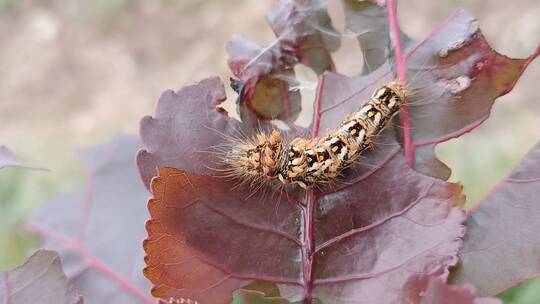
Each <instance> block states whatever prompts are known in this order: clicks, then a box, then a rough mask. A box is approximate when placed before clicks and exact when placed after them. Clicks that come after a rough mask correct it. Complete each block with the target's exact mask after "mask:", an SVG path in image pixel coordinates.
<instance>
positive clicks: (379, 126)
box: [225, 81, 407, 189]
mask: <svg viewBox="0 0 540 304" xmlns="http://www.w3.org/2000/svg"><path fill="white" fill-rule="evenodd" d="M406 98H407V90H406V88H405V86H404V85H402V84H400V83H398V82H395V81H393V82H390V83H388V84H386V85H384V86H382V87H380V88H378V89H377V90H375V92H374V93H373V95H372V96H371V98H370V99H369V100H368V102H367V103H365V104H364V105H363V106H361V107H360V109H359V110H358V111H357V112H355V113H352V114H351V115H349V116H348V117H347V118H345V119H344V120H343V121H342V122H341V125H340V126H339V127H338V128H337V129H335V130H333V131H331V132H330V133H329V134H328V135H326V136H323V137H317V138H312V139H305V138H302V137H297V138H294V139H293V140H291V141H290V142H289V143H284V142H283V140H282V137H281V133H280V132H279V131H277V130H273V131H272V132H271V133H270V134H268V135H267V134H263V133H261V134H258V135H257V136H256V138H255V139H252V140H245V141H243V142H241V143H240V144H239V145H237V146H236V147H232V149H231V151H229V152H227V155H226V157H225V163H226V166H227V168H228V170H229V171H230V172H231V174H230V175H232V176H235V177H238V178H240V179H241V180H242V181H243V182H247V183H250V184H251V185H254V184H257V183H258V182H261V181H262V182H268V181H274V180H278V181H280V183H282V184H283V185H288V184H294V185H298V186H300V187H301V188H304V189H306V188H308V187H311V186H314V185H324V184H328V183H330V182H332V181H334V180H335V179H336V178H337V177H338V176H339V175H340V174H341V173H342V171H343V170H344V169H346V168H347V167H349V166H350V165H351V164H352V163H354V162H355V161H356V160H357V159H358V157H359V156H360V155H361V154H362V153H363V152H364V151H365V150H366V149H368V148H369V147H370V145H371V144H372V143H373V139H374V138H375V137H376V136H377V135H378V134H379V133H380V132H381V131H382V130H383V129H384V128H385V126H386V125H387V124H388V122H389V121H390V120H391V119H392V117H393V116H394V115H396V114H397V113H398V112H399V110H400V108H401V106H402V105H403V104H404V103H405V102H406Z"/></svg>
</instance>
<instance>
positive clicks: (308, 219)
mask: <svg viewBox="0 0 540 304" xmlns="http://www.w3.org/2000/svg"><path fill="white" fill-rule="evenodd" d="M315 201H316V197H315V190H313V189H309V190H307V192H306V203H305V205H304V206H303V208H304V244H303V246H302V259H303V264H304V303H305V304H311V301H312V297H313V254H314V252H315V240H314V239H313V225H314V221H313V220H314V218H313V215H314V211H315Z"/></svg>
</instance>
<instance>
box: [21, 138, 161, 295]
mask: <svg viewBox="0 0 540 304" xmlns="http://www.w3.org/2000/svg"><path fill="white" fill-rule="evenodd" d="M138 146H139V144H138V140H137V139H135V138H133V137H131V136H127V135H119V136H116V137H115V138H114V139H113V140H112V141H111V142H110V143H107V144H105V145H102V146H97V147H93V148H88V149H85V150H84V151H82V153H81V154H82V155H81V158H82V159H83V161H84V163H85V165H86V167H87V170H88V182H87V185H86V187H81V188H80V189H77V190H75V191H73V192H71V193H67V194H64V195H60V196H58V197H57V198H55V199H52V200H51V201H49V202H48V203H46V204H45V205H44V206H43V207H42V208H40V209H39V210H38V212H37V214H35V216H34V217H33V218H32V220H31V223H30V224H29V228H30V231H32V232H35V233H36V234H38V235H39V236H41V237H42V239H43V241H44V246H45V247H46V248H52V249H55V250H57V251H58V252H59V253H60V255H61V257H62V260H63V263H64V269H65V271H66V273H67V275H68V277H69V279H70V281H71V282H73V284H74V285H75V286H76V287H77V289H78V290H79V291H80V292H81V294H83V295H84V297H85V299H86V300H87V301H88V302H89V303H130V304H132V303H154V302H155V301H153V300H152V298H151V297H150V296H149V295H148V289H149V286H148V282H147V281H146V280H145V279H144V277H143V276H142V274H141V272H140V269H141V268H142V263H143V259H142V258H143V252H142V249H141V247H140V244H141V240H142V239H143V237H144V228H143V225H142V223H144V221H145V218H146V217H147V212H146V209H145V206H144V203H143V202H144V201H145V200H146V199H147V197H148V193H147V192H146V189H145V188H144V187H143V186H142V185H141V183H140V181H139V179H138V178H137V173H136V169H135V165H134V162H133V155H134V154H135V152H136V151H137V148H138Z"/></svg>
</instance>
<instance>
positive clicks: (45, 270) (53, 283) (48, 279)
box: [0, 250, 83, 304]
mask: <svg viewBox="0 0 540 304" xmlns="http://www.w3.org/2000/svg"><path fill="white" fill-rule="evenodd" d="M0 299H2V300H3V303H5V304H28V303H40V304H59V303H62V304H82V303H83V299H82V297H81V296H79V295H78V294H77V292H76V291H75V290H74V289H73V287H72V286H71V284H69V283H68V280H67V278H66V275H65V274H64V272H63V271H62V265H61V263H60V257H59V256H58V253H56V252H54V251H47V250H38V251H36V252H35V253H34V254H33V255H32V256H31V257H30V258H28V260H27V261H26V262H25V263H24V264H23V265H21V266H19V267H17V268H15V269H12V270H9V271H5V272H0Z"/></svg>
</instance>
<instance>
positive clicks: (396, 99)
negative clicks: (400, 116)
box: [371, 81, 408, 110]
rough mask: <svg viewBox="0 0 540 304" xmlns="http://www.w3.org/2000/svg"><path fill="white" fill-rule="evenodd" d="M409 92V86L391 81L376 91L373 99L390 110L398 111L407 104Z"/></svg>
mask: <svg viewBox="0 0 540 304" xmlns="http://www.w3.org/2000/svg"><path fill="white" fill-rule="evenodd" d="M407 92H408V91H407V86H406V85H405V84H402V83H400V82H397V81H391V82H389V83H387V84H386V85H384V86H382V87H380V88H379V89H377V90H375V92H374V93H373V95H372V96H371V98H372V99H375V100H377V101H378V102H381V103H383V104H384V105H386V106H387V107H388V109H390V110H396V109H398V108H399V107H401V105H402V104H403V103H405V101H406V98H407V95H408V93H407Z"/></svg>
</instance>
